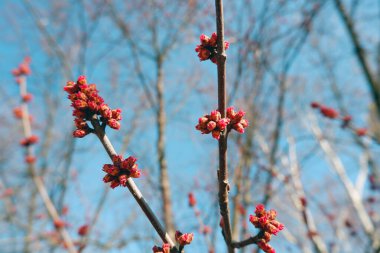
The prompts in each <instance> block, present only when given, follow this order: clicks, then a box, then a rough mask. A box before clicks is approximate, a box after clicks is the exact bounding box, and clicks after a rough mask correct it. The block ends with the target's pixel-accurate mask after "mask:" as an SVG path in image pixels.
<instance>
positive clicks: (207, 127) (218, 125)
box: [195, 110, 229, 140]
mask: <svg viewBox="0 0 380 253" xmlns="http://www.w3.org/2000/svg"><path fill="white" fill-rule="evenodd" d="M228 122H229V119H227V118H223V119H222V116H221V114H220V112H219V111H218V110H214V111H212V112H211V113H210V114H208V115H204V116H203V117H201V118H199V120H198V125H196V126H195V128H196V129H197V130H199V131H201V133H202V134H209V133H211V134H212V137H213V138H215V139H217V140H218V139H219V138H220V134H221V132H223V131H224V130H225V128H226V126H227V125H228Z"/></svg>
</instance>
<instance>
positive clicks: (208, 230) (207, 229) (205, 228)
mask: <svg viewBox="0 0 380 253" xmlns="http://www.w3.org/2000/svg"><path fill="white" fill-rule="evenodd" d="M211 231H212V229H211V227H209V226H203V229H202V233H203V234H205V235H207V234H210V233H211Z"/></svg>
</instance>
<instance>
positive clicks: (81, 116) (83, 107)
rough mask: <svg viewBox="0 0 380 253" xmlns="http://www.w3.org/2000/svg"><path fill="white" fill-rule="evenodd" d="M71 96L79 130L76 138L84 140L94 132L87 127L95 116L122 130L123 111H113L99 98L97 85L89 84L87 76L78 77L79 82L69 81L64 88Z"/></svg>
mask: <svg viewBox="0 0 380 253" xmlns="http://www.w3.org/2000/svg"><path fill="white" fill-rule="evenodd" d="M63 89H64V90H65V91H66V92H67V93H68V94H69V95H68V98H69V99H70V101H71V102H72V103H71V106H72V107H73V108H74V110H73V116H75V117H76V118H75V119H74V122H75V126H76V127H77V129H76V130H75V131H74V132H73V136H74V137H76V138H82V137H84V136H86V135H87V134H89V133H91V132H92V129H91V128H90V127H89V126H88V125H87V123H86V122H87V121H89V120H91V118H92V117H93V116H94V115H97V116H98V117H99V120H100V121H101V122H102V123H103V124H106V125H108V126H109V127H111V128H113V129H116V130H118V129H120V122H119V121H120V120H121V109H115V110H112V109H110V108H109V107H108V105H107V104H105V103H104V99H103V98H102V97H100V96H99V94H98V90H97V89H96V85H95V84H88V83H87V80H86V77H85V76H80V77H78V80H77V82H73V81H69V82H67V84H66V86H65V87H64V88H63Z"/></svg>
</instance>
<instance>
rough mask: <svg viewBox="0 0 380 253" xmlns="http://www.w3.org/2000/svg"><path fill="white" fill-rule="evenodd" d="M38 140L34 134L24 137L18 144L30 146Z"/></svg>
mask: <svg viewBox="0 0 380 253" xmlns="http://www.w3.org/2000/svg"><path fill="white" fill-rule="evenodd" d="M37 142H38V137H37V136H36V135H31V136H29V137H26V138H24V139H22V140H21V141H20V145H22V146H25V147H27V146H30V145H33V144H36V143H37Z"/></svg>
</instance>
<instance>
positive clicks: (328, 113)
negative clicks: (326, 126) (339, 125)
mask: <svg viewBox="0 0 380 253" xmlns="http://www.w3.org/2000/svg"><path fill="white" fill-rule="evenodd" d="M319 109H320V112H321V114H322V115H323V116H325V117H326V118H329V119H336V118H338V117H339V113H338V112H337V111H336V110H335V109H334V108H331V107H326V106H320V108H319Z"/></svg>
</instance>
